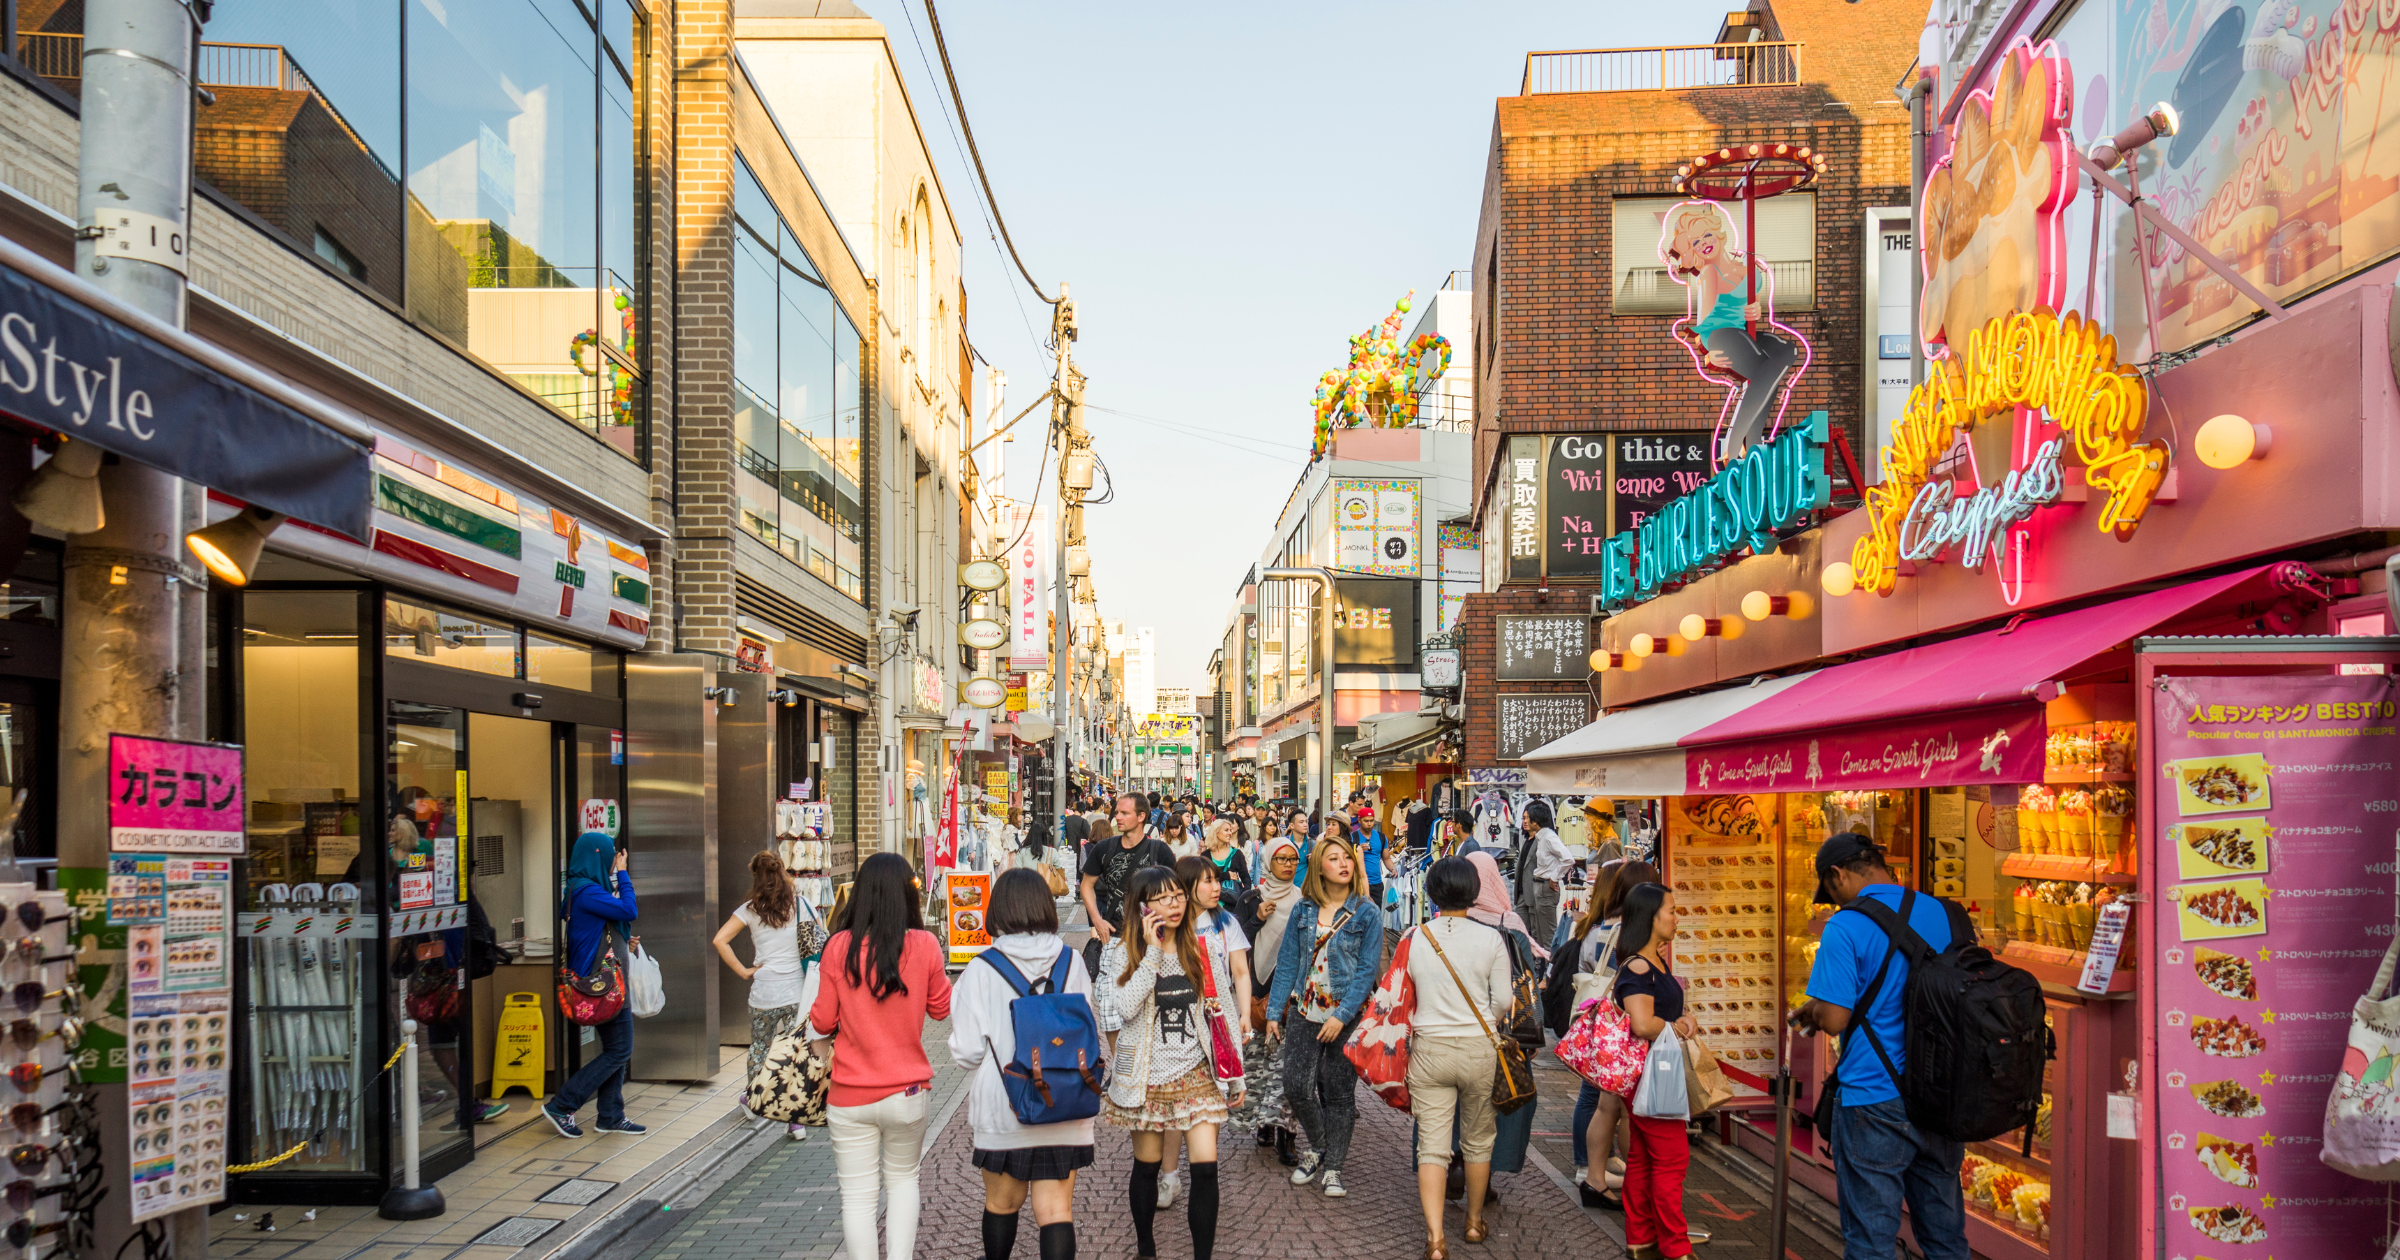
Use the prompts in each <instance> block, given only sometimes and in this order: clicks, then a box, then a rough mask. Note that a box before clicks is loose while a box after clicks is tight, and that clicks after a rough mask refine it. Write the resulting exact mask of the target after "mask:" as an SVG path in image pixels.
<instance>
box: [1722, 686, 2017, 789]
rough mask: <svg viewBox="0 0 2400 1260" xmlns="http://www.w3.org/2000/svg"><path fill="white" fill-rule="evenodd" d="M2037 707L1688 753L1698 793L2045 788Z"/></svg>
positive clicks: (1877, 725)
mask: <svg viewBox="0 0 2400 1260" xmlns="http://www.w3.org/2000/svg"><path fill="white" fill-rule="evenodd" d="M2047 733H2048V727H2047V726H2046V725H2045V724H2044V720H2043V717H2042V708H2041V706H2040V705H2038V704H2027V705H2018V706H2011V707H2006V708H1998V709H1982V710H1973V711H1969V712H1966V713H1958V714H1947V713H1945V714H1938V715H1931V716H1927V717H1924V718H1912V719H1908V720H1905V721H1898V722H1879V723H1873V724H1869V725H1863V726H1855V727H1840V728H1835V729H1832V730H1828V731H1824V732H1821V733H1814V734H1810V733H1800V734H1792V735H1782V736H1773V737H1769V738H1766V739H1756V740H1744V741H1741V742H1738V743H1728V744H1711V745H1707V746H1704V747H1700V748H1693V749H1689V750H1687V752H1686V754H1685V758H1686V760H1685V774H1686V776H1687V779H1688V781H1689V784H1690V790H1691V791H1692V792H1694V793H1705V792H1728V791H1731V792H1818V791H1826V790H1831V789H1864V788H1918V787H1928V788H1930V787H1963V786H1966V785H1968V784H1978V783H1983V784H1989V783H2039V782H2041V780H2042V741H2043V738H2044V737H2045V735H2046V734H2047Z"/></svg>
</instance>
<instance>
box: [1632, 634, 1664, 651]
mask: <svg viewBox="0 0 2400 1260" xmlns="http://www.w3.org/2000/svg"><path fill="white" fill-rule="evenodd" d="M1625 647H1626V649H1627V650H1628V651H1630V652H1632V653H1633V654H1634V655H1635V656H1636V657H1644V656H1648V655H1650V653H1652V652H1654V651H1656V650H1657V649H1658V641H1657V640H1656V639H1653V638H1651V637H1650V636H1649V635H1646V634H1637V635H1635V636H1633V641H1632V642H1630V643H1627V644H1626V645H1625Z"/></svg>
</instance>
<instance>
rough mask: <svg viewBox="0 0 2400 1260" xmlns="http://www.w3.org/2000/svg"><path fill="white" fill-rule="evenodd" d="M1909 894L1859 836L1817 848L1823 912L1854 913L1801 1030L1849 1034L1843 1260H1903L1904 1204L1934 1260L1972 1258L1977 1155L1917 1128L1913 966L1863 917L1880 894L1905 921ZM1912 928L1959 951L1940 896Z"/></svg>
mask: <svg viewBox="0 0 2400 1260" xmlns="http://www.w3.org/2000/svg"><path fill="white" fill-rule="evenodd" d="M1907 891H1908V890H1906V889H1904V888H1902V887H1901V886H1900V885H1899V884H1897V883H1895V882H1893V879H1892V871H1891V867H1890V866H1889V865H1887V864H1886V863H1885V861H1884V857H1883V850H1881V849H1878V848H1876V847H1875V842H1874V841H1872V840H1869V839H1868V838H1866V837H1865V836H1862V835H1859V834H1858V833H1857V832H1854V831H1845V832H1842V833H1841V834H1839V835H1837V836H1834V837H1832V838H1831V839H1829V840H1827V841H1826V842H1825V843H1824V844H1823V845H1822V846H1820V847H1819V848H1818V849H1817V897H1816V900H1817V904H1819V905H1833V906H1840V907H1843V909H1842V910H1840V911H1837V912H1836V913H1835V914H1834V916H1833V917H1832V918H1831V919H1829V920H1827V921H1826V923H1825V933H1824V936H1823V938H1822V941H1821V943H1820V944H1819V945H1818V947H1817V961H1816V965H1815V966H1814V967H1813V968H1811V969H1810V971H1809V973H1808V1001H1807V1002H1805V1003H1803V1004H1802V1005H1801V1007H1800V1009H1799V1010H1798V1011H1795V1012H1793V1014H1792V1025H1793V1026H1794V1027H1795V1028H1798V1029H1800V1030H1801V1031H1803V1032H1814V1031H1824V1032H1829V1033H1833V1034H1835V1035H1837V1036H1842V1035H1843V1034H1844V1033H1848V1035H1847V1036H1842V1055H1841V1062H1840V1064H1839V1065H1838V1066H1837V1067H1835V1069H1834V1080H1835V1081H1836V1082H1837V1083H1838V1087H1839V1099H1838V1102H1837V1103H1836V1105H1835V1107H1834V1114H1833V1170H1834V1179H1835V1181H1836V1183H1837V1184H1838V1185H1839V1186H1840V1188H1841V1211H1842V1257H1843V1260H1891V1257H1892V1255H1893V1254H1894V1248H1895V1246H1896V1245H1897V1244H1898V1242H1899V1238H1900V1207H1901V1204H1902V1203H1904V1202H1905V1203H1906V1204H1907V1205H1908V1214H1909V1217H1910V1221H1911V1224H1912V1225H1913V1226H1914V1227H1915V1228H1914V1232H1915V1234H1916V1239H1917V1246H1918V1247H1919V1248H1920V1249H1921V1250H1923V1251H1924V1253H1925V1260H1968V1256H1967V1208H1966V1202H1965V1196H1964V1195H1962V1194H1961V1193H1960V1190H1959V1185H1958V1165H1959V1161H1960V1160H1961V1159H1962V1158H1963V1157H1964V1156H1965V1154H1966V1148H1965V1147H1964V1146H1963V1145H1962V1144H1960V1143H1957V1142H1953V1141H1950V1140H1949V1139H1947V1138H1942V1137H1937V1136H1935V1135H1933V1134H1930V1133H1926V1132H1924V1131H1922V1130H1920V1129H1918V1128H1917V1127H1916V1126H1915V1125H1913V1124H1911V1123H1909V1120H1908V1108H1907V1106H1906V1105H1905V1104H1903V1103H1902V1102H1901V1101H1900V1088H1899V1080H1898V1074H1899V1073H1901V1072H1904V1071H1906V1070H1907V1069H1908V1064H1907V1061H1906V1060H1905V1059H1904V1058H1903V1057H1902V1056H1903V1055H1904V1054H1905V1053H1906V1052H1907V1047H1908V1027H1907V1022H1906V1021H1905V1019H1903V1017H1902V1005H1903V1003H1902V995H1903V993H1904V992H1905V991H1906V990H1907V988H1908V958H1907V956H1906V955H1903V954H1900V953H1898V952H1897V951H1895V950H1894V948H1893V945H1892V940H1891V938H1890V937H1889V936H1887V935H1885V934H1884V931H1883V929H1882V928H1880V927H1877V926H1876V924H1875V921H1874V920H1873V919H1870V918H1868V917H1867V916H1866V913H1865V912H1864V911H1860V910H1858V909H1856V903H1857V902H1858V899H1859V898H1861V897H1872V898H1874V899H1875V900H1877V901H1880V902H1882V903H1883V904H1885V905H1887V906H1890V907H1891V908H1892V910H1893V911H1894V912H1895V913H1897V912H1898V911H1899V909H1900V903H1901V899H1902V898H1903V897H1904V896H1906V895H1907ZM1908 925H1909V926H1910V927H1911V928H1913V929H1915V930H1916V933H1917V935H1918V936H1921V937H1923V938H1925V944H1926V946H1927V947H1928V948H1930V949H1931V950H1932V951H1933V952H1935V953H1937V954H1938V953H1940V952H1941V951H1942V950H1944V949H1946V948H1948V947H1949V944H1950V920H1949V912H1948V911H1946V910H1944V909H1943V907H1942V902H1941V900H1940V899H1939V898H1936V897H1934V896H1932V895H1931V894H1919V895H1918V896H1917V898H1916V901H1915V904H1914V905H1912V906H1910V907H1909V911H1908ZM1878 972H1881V973H1882V979H1881V980H1880V982H1878V981H1877V980H1876V975H1877V973H1878ZM1870 984H1872V985H1874V993H1873V994H1872V995H1871V996H1870V997H1867V998H1866V1000H1867V1001H1868V1003H1869V1005H1868V1008H1867V1010H1866V1011H1865V1012H1864V1017H1863V1019H1862V1018H1861V1015H1860V1012H1859V1011H1858V1009H1857V1008H1858V1006H1859V1003H1860V1001H1861V996H1862V992H1863V991H1864V990H1865V989H1866V988H1867V987H1868V986H1869V985H1870ZM1853 1025H1856V1027H1853ZM1867 1034H1872V1041H1870V1039H1869V1037H1868V1035H1867ZM1878 1046H1880V1047H1881V1049H1882V1051H1883V1053H1882V1054H1881V1055H1878V1054H1877V1053H1876V1049H1877V1047H1878ZM1886 1058H1888V1059H1890V1061H1891V1063H1890V1066H1889V1067H1888V1068H1887V1067H1886V1066H1885V1063H1884V1060H1885V1059H1886ZM1819 1105H1820V1106H1822V1105H1824V1104H1823V1103H1822V1102H1820V1103H1819Z"/></svg>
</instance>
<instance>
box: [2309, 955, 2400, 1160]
mask: <svg viewBox="0 0 2400 1260" xmlns="http://www.w3.org/2000/svg"><path fill="white" fill-rule="evenodd" d="M2395 966H2400V936H2396V937H2394V938H2393V940H2392V944H2391V946H2390V948H2388V949H2386V950H2384V951H2383V965H2382V966H2381V967H2378V968H2376V970H2375V983H2374V985H2373V986H2372V987H2370V988H2369V989H2368V990H2367V992H2366V995H2365V996H2363V997H2361V998H2359V999H2358V1002H2357V1003H2356V1004H2355V1005H2353V1006H2352V1007H2351V1008H2350V1044H2349V1048H2348V1049H2345V1050H2344V1051H2343V1052H2342V1070H2341V1074H2340V1075H2339V1076H2336V1077H2335V1078H2334V1081H2333V1092H2332V1093H2331V1094H2330V1095H2328V1096H2327V1097H2326V1099H2325V1144H2324V1145H2323V1146H2320V1147H2318V1148H2317V1158H2319V1159H2321V1160H2324V1161H2325V1164H2326V1166H2327V1167H2330V1168H2334V1169H2337V1170H2339V1171H2341V1172H2345V1173H2348V1174H2350V1175H2351V1176H2353V1177H2358V1178H2361V1179H2363V1180H2366V1181H2400V1099H2395V1098H2394V1096H2393V1091H2394V1089H2395V1087H2400V1081H2395V1080H2394V1079H2393V1076H2394V1073H2393V1070H2392V1069H2393V1068H2394V1066H2395V1065H2400V995H2395V994H2394V993H2393V992H2392V971H2393V968H2394V967H2395Z"/></svg>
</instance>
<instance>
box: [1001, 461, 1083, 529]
mask: <svg viewBox="0 0 2400 1260" xmlns="http://www.w3.org/2000/svg"><path fill="white" fill-rule="evenodd" d="M1055 445H1057V443H1055V442H1044V443H1042V464H1041V467H1040V468H1039V469H1037V470H1036V471H1035V472H1034V474H1033V497H1032V498H1031V499H1028V500H1026V502H1025V508H1026V512H1025V524H1024V526H1023V527H1022V528H1020V529H1018V530H1017V536H1016V537H1014V538H1011V539H1009V540H1008V545H1007V546H1006V547H1002V548H1001V549H1000V554H1001V555H1004V556H1005V555H1009V554H1011V553H1013V552H1014V551H1016V549H1017V544H1018V543H1021V542H1023V541H1025V534H1026V531H1028V530H1030V529H1032V528H1033V509H1034V508H1037V507H1040V506H1041V505H1042V483H1043V482H1045V481H1047V480H1049V476H1048V474H1049V472H1050V448H1051V447H1052V446H1055ZM1058 524H1059V528H1061V529H1064V528H1066V524H1067V523H1066V522H1065V521H1063V520H1062V521H1060V522H1059V523H1058Z"/></svg>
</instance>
